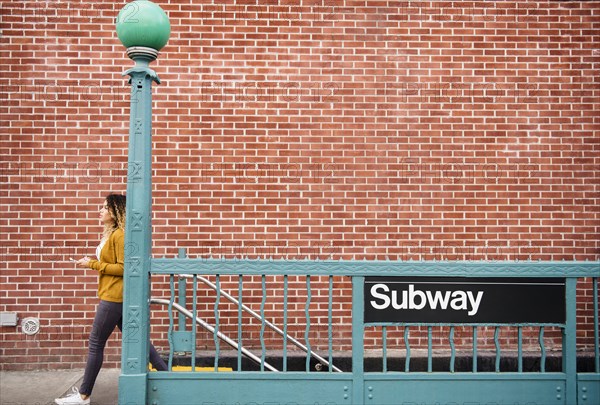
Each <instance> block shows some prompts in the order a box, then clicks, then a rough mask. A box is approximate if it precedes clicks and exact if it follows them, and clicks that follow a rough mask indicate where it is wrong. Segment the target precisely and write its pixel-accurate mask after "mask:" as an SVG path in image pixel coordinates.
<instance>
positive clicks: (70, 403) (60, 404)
mask: <svg viewBox="0 0 600 405" xmlns="http://www.w3.org/2000/svg"><path fill="white" fill-rule="evenodd" d="M54 402H55V403H56V404H57V405H90V399H89V398H88V399H83V398H81V394H80V393H79V390H78V389H77V388H75V387H73V389H72V391H71V393H69V394H68V395H67V396H66V397H64V398H56V399H55V400H54Z"/></svg>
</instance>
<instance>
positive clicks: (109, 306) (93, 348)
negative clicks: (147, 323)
mask: <svg viewBox="0 0 600 405" xmlns="http://www.w3.org/2000/svg"><path fill="white" fill-rule="evenodd" d="M115 326H116V327H118V328H119V330H121V331H122V330H123V304H122V303H120V302H109V301H100V304H98V308H97V310H96V317H95V318H94V325H93V326H92V333H91V334H90V340H89V349H88V359H87V363H86V365H85V373H84V374H83V383H81V388H80V389H79V392H81V393H82V394H85V395H90V394H91V393H92V390H93V389H94V383H95V382H96V377H98V373H99V372H100V368H102V361H103V360H104V346H106V341H107V340H108V338H109V337H110V335H111V334H112V332H113V330H115ZM150 363H152V365H153V366H154V368H156V369H157V370H158V371H164V370H167V364H166V363H165V362H164V360H163V359H162V358H161V357H160V356H159V354H158V352H157V351H156V349H155V348H154V346H152V344H150Z"/></svg>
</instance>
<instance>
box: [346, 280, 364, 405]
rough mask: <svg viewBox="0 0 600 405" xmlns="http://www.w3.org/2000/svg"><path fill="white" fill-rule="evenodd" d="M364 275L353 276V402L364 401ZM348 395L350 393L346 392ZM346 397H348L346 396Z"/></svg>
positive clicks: (359, 402)
mask: <svg viewBox="0 0 600 405" xmlns="http://www.w3.org/2000/svg"><path fill="white" fill-rule="evenodd" d="M364 293H365V278H364V276H356V277H353V278H352V391H351V393H352V402H351V403H352V404H362V403H364V383H363V382H364V378H365V370H364V362H365V354H364V346H365V345H364V343H365V336H364V330H365V325H364V318H365V317H364V314H365V307H364V305H365V303H364V300H363V296H364ZM346 395H348V394H346ZM344 399H348V398H347V397H346V396H345V397H344Z"/></svg>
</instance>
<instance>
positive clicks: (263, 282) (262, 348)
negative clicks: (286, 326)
mask: <svg viewBox="0 0 600 405" xmlns="http://www.w3.org/2000/svg"><path fill="white" fill-rule="evenodd" d="M260 279H261V280H260V281H261V287H262V299H261V300H260V319H261V321H260V338H259V340H260V351H261V356H260V371H265V359H266V357H267V346H266V345H265V328H266V324H265V304H266V303H267V283H266V277H265V276H264V275H263V276H262V277H261V278H260Z"/></svg>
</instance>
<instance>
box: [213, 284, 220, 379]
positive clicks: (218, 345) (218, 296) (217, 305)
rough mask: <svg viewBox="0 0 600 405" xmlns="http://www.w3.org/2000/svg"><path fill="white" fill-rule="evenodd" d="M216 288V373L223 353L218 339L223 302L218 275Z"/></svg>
mask: <svg viewBox="0 0 600 405" xmlns="http://www.w3.org/2000/svg"><path fill="white" fill-rule="evenodd" d="M215 284H216V286H217V297H216V298H215V331H214V333H213V338H214V341H215V372H218V371H219V356H220V354H221V353H220V351H221V346H220V340H219V337H218V334H219V301H220V300H221V277H220V276H219V275H218V274H217V276H216V283H215Z"/></svg>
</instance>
